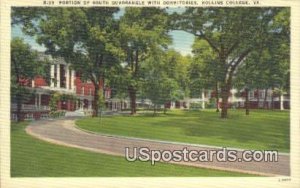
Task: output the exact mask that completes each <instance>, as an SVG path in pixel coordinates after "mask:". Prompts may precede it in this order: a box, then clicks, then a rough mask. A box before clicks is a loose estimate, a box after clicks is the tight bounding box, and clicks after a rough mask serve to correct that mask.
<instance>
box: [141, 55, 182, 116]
mask: <svg viewBox="0 0 300 188" xmlns="http://www.w3.org/2000/svg"><path fill="white" fill-rule="evenodd" d="M177 55H180V54H178V53H176V52H175V51H173V50H171V51H168V52H163V51H160V52H159V53H155V54H153V53H152V55H151V57H150V58H148V59H147V60H146V61H145V63H144V64H143V65H142V67H141V68H142V70H143V87H142V90H143V94H144V96H145V97H146V98H148V99H150V100H151V102H152V103H153V110H154V113H153V114H155V113H156V110H157V108H158V107H159V106H162V105H163V106H164V113H166V110H167V109H166V106H165V104H166V103H167V102H170V101H174V100H175V101H176V100H179V99H182V98H183V97H184V86H183V85H182V83H180V82H179V77H178V73H180V72H179V71H178V70H177V68H178V67H181V68H182V66H180V64H181V62H180V61H178V59H177V60H176V59H173V61H170V60H171V59H170V57H173V58H176V57H177V58H178V56H177ZM170 64H172V66H170ZM170 69H171V70H170ZM181 76H183V75H181Z"/></svg>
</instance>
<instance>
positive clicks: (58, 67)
mask: <svg viewBox="0 0 300 188" xmlns="http://www.w3.org/2000/svg"><path fill="white" fill-rule="evenodd" d="M56 68H57V87H58V88H60V64H57V66H56Z"/></svg>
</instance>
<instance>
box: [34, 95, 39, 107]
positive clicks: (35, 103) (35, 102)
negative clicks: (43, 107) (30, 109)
mask: <svg viewBox="0 0 300 188" xmlns="http://www.w3.org/2000/svg"><path fill="white" fill-rule="evenodd" d="M34 99H35V100H34V106H35V108H36V109H37V108H38V94H35V97H34Z"/></svg>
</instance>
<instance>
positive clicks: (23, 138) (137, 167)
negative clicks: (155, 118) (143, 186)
mask: <svg viewBox="0 0 300 188" xmlns="http://www.w3.org/2000/svg"><path fill="white" fill-rule="evenodd" d="M27 124H28V122H23V123H19V124H16V123H13V124H12V126H11V176H12V177H83V176H84V177H113V176H114V177H121V176H123V177H137V176H140V177H141V176H253V175H249V174H241V173H234V172H227V171H219V170H209V169H201V168H195V167H187V166H180V165H174V164H167V163H156V165H155V166H151V165H150V163H149V162H127V161H126V160H125V158H123V157H115V156H110V155H105V154H99V153H93V152H88V151H83V150H80V149H75V148H69V147H63V146H58V145H54V144H50V143H47V142H44V141H40V140H37V139H35V138H33V137H31V136H29V135H27V134H26V133H25V130H24V128H25V127H26V125H27Z"/></svg>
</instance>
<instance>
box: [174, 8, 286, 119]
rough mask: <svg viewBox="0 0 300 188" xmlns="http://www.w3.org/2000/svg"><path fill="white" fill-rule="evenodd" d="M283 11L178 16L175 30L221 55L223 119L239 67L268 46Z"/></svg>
mask: <svg viewBox="0 0 300 188" xmlns="http://www.w3.org/2000/svg"><path fill="white" fill-rule="evenodd" d="M281 9H282V8H219V7H218V8H187V9H186V11H185V12H184V13H183V14H180V15H179V14H176V13H175V14H174V17H173V25H174V27H175V28H178V29H181V30H184V31H187V32H189V33H192V34H194V35H195V36H196V37H197V38H200V39H203V40H206V41H207V43H208V44H209V45H210V47H211V48H212V49H213V51H214V52H215V53H216V54H217V58H218V61H219V63H220V68H219V73H220V76H221V82H220V87H221V97H222V112H221V117H222V118H227V108H228V98H229V94H230V90H231V88H232V84H233V75H234V73H235V71H236V69H237V67H238V66H239V65H240V64H241V63H242V62H243V61H244V59H245V57H247V56H248V55H249V54H250V53H251V52H252V51H253V50H254V49H255V48H257V47H258V46H260V45H263V46H265V43H264V42H265V40H264V38H265V37H266V36H268V35H269V34H270V32H273V33H280V32H281V31H280V30H270V27H271V25H272V24H274V17H275V16H276V15H277V14H278V12H279V11H280V10H281Z"/></svg>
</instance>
